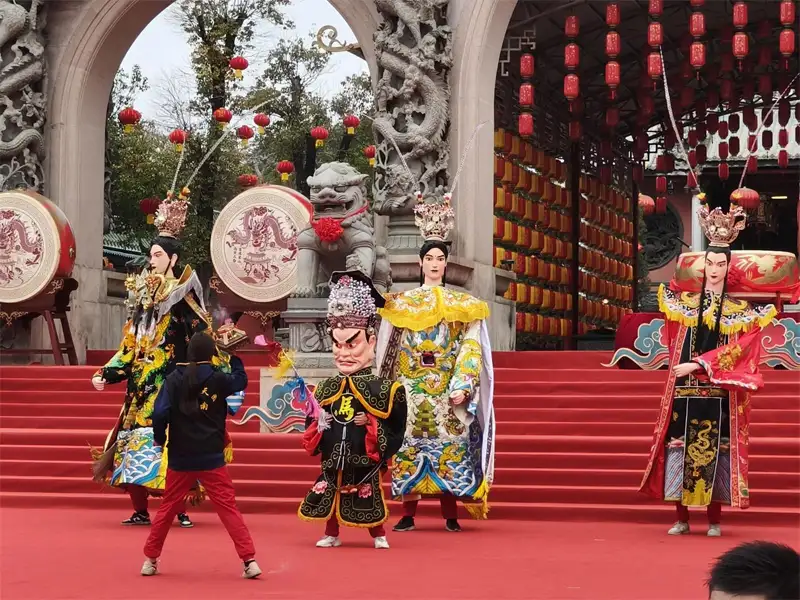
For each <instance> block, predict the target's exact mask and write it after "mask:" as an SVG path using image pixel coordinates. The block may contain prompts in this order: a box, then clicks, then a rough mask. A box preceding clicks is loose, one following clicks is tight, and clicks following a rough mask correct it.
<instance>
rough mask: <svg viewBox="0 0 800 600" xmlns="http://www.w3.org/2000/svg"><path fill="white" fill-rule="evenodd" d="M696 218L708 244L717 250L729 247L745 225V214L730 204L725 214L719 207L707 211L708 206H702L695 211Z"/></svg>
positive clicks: (740, 208) (739, 208) (742, 210)
mask: <svg viewBox="0 0 800 600" xmlns="http://www.w3.org/2000/svg"><path fill="white" fill-rule="evenodd" d="M697 216H698V218H699V219H700V228H701V229H702V230H703V233H704V234H705V236H706V238H707V239H708V241H709V244H710V245H712V246H717V247H719V248H726V247H728V246H730V245H731V244H732V243H733V242H734V240H735V239H736V238H737V237H738V236H739V232H740V231H742V230H743V229H744V228H745V225H746V224H747V213H746V212H745V211H744V209H743V208H742V207H741V206H736V205H735V204H731V209H730V211H729V212H727V213H724V212H722V209H721V208H719V207H717V208H715V209H714V210H708V206H706V205H705V204H703V205H702V206H701V207H700V209H699V210H698V211H697Z"/></svg>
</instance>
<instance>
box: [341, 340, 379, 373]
mask: <svg viewBox="0 0 800 600" xmlns="http://www.w3.org/2000/svg"><path fill="white" fill-rule="evenodd" d="M331 337H332V338H333V362H334V363H335V364H336V368H337V369H338V370H339V372H340V373H341V374H342V375H352V374H353V373H357V372H358V371H361V370H363V369H366V368H369V367H370V366H372V361H373V360H375V343H376V339H375V336H374V335H373V336H369V337H367V332H366V331H364V330H363V329H334V330H332V331H331Z"/></svg>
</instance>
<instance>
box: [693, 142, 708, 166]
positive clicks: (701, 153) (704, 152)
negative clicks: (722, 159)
mask: <svg viewBox="0 0 800 600" xmlns="http://www.w3.org/2000/svg"><path fill="white" fill-rule="evenodd" d="M695 152H696V153H697V163H698V164H700V165H703V164H705V162H706V160H708V148H707V147H706V146H705V145H704V144H700V145H699V146H698V147H697V148H696V150H695Z"/></svg>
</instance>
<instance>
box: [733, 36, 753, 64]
mask: <svg viewBox="0 0 800 600" xmlns="http://www.w3.org/2000/svg"><path fill="white" fill-rule="evenodd" d="M749 51H750V38H748V37H747V34H746V33H745V32H743V31H737V32H736V34H735V35H734V36H733V55H734V56H735V57H736V58H737V59H739V68H740V69H741V68H742V61H743V60H744V57H745V56H747V53H748V52H749Z"/></svg>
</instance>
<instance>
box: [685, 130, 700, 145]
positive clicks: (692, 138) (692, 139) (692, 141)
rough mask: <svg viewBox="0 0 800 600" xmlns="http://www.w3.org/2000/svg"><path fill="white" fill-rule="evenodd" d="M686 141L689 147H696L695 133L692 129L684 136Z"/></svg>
mask: <svg viewBox="0 0 800 600" xmlns="http://www.w3.org/2000/svg"><path fill="white" fill-rule="evenodd" d="M686 141H687V142H689V145H690V146H697V132H696V131H695V130H694V129H692V130H691V131H690V132H689V134H688V135H687V136H686Z"/></svg>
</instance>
